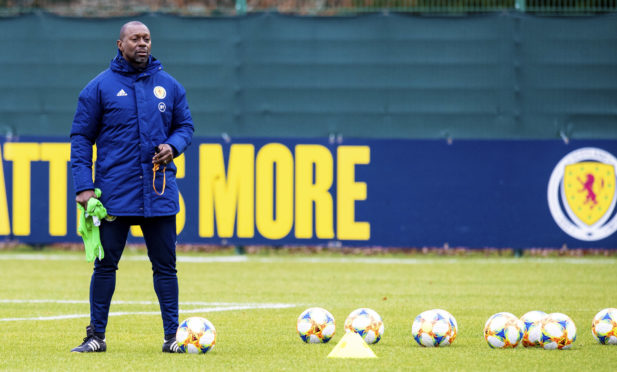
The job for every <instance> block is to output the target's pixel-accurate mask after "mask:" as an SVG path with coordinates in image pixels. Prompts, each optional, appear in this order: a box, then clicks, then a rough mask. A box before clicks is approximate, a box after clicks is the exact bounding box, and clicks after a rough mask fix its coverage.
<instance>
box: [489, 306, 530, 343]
mask: <svg viewBox="0 0 617 372" xmlns="http://www.w3.org/2000/svg"><path fill="white" fill-rule="evenodd" d="M524 327H525V326H524V325H523V322H521V320H520V319H519V318H517V317H516V316H515V315H514V314H512V313H507V312H501V313H497V314H494V315H493V316H491V317H490V318H488V320H487V321H486V324H485V325H484V338H485V339H486V342H487V343H488V346H490V347H491V348H494V349H504V348H510V347H517V346H518V344H519V343H520V342H521V340H522V339H523V328H524Z"/></svg>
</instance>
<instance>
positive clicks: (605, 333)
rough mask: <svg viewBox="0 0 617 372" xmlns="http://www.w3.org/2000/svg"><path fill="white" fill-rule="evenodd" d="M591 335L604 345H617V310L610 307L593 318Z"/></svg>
mask: <svg viewBox="0 0 617 372" xmlns="http://www.w3.org/2000/svg"><path fill="white" fill-rule="evenodd" d="M591 334H592V335H593V337H594V338H595V339H596V340H597V341H598V342H599V343H601V344H603V345H617V309H615V308H613V307H609V308H607V309H604V310H601V311H600V312H599V313H597V314H596V316H594V317H593V321H592V322H591Z"/></svg>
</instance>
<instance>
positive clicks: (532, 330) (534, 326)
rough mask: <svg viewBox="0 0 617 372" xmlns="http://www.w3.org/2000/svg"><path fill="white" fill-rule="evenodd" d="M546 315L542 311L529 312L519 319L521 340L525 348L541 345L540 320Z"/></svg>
mask: <svg viewBox="0 0 617 372" xmlns="http://www.w3.org/2000/svg"><path fill="white" fill-rule="evenodd" d="M546 316H547V314H546V313H545V312H544V311H538V310H534V311H529V312H527V313H525V315H523V316H522V317H521V322H523V326H524V328H523V340H522V344H523V346H525V347H534V346H540V344H541V343H542V320H543V319H544V318H546Z"/></svg>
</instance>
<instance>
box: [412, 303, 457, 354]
mask: <svg viewBox="0 0 617 372" xmlns="http://www.w3.org/2000/svg"><path fill="white" fill-rule="evenodd" d="M457 332H458V325H457V324H456V319H454V317H453V316H452V314H450V313H449V312H447V311H445V310H441V309H433V310H427V311H424V312H422V313H420V315H418V316H417V317H416V318H415V319H414V321H413V324H412V325H411V335H412V336H413V338H414V340H416V342H417V343H418V344H420V345H421V346H425V347H436V346H449V345H451V344H452V343H453V342H454V340H455V339H456V334H457Z"/></svg>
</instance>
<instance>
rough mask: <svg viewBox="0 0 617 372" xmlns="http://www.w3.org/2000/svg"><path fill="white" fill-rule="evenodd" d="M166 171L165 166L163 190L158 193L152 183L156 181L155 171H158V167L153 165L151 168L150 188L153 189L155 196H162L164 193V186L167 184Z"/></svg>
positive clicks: (165, 167)
mask: <svg viewBox="0 0 617 372" xmlns="http://www.w3.org/2000/svg"><path fill="white" fill-rule="evenodd" d="M166 169H167V165H165V166H164V167H163V189H162V190H161V192H160V193H159V192H158V191H157V190H156V185H155V184H154V181H155V180H156V171H158V170H159V165H158V164H154V167H152V188H153V189H154V192H155V193H156V194H157V195H159V196H160V195H163V194H164V193H165V184H166V183H167V177H166V175H165V170H166Z"/></svg>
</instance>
